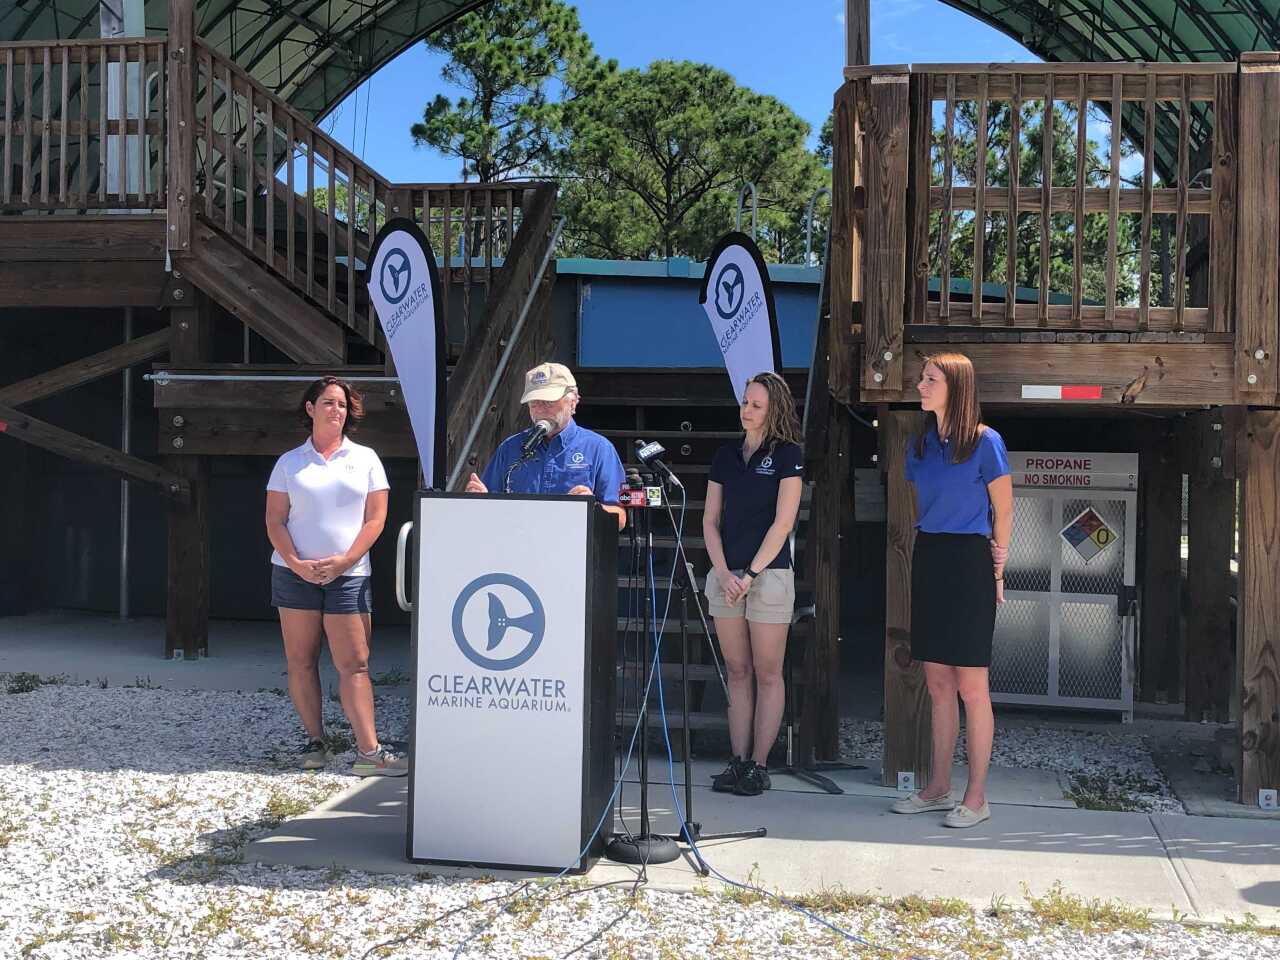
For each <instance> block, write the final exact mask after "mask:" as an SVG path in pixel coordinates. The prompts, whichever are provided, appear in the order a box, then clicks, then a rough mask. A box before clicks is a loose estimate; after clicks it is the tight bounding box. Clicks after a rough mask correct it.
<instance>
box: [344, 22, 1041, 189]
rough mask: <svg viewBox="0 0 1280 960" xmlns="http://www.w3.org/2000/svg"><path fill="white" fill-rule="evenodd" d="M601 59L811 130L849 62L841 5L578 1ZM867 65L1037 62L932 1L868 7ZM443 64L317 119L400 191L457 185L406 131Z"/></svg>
mask: <svg viewBox="0 0 1280 960" xmlns="http://www.w3.org/2000/svg"><path fill="white" fill-rule="evenodd" d="M575 5H576V6H577V8H578V16H579V18H580V19H581V21H582V25H583V27H584V29H585V30H586V32H587V34H588V35H589V36H590V37H591V39H592V41H593V42H594V43H595V46H596V50H597V52H598V53H599V54H600V55H601V56H602V57H605V58H610V57H612V58H614V59H616V60H617V61H618V63H619V65H620V66H622V67H623V68H629V67H641V68H642V67H645V66H647V65H648V64H649V63H651V62H652V61H654V60H660V59H674V60H696V61H700V62H703V63H709V64H712V65H713V66H716V67H720V68H721V69H723V70H727V71H728V72H729V73H731V74H733V76H734V77H735V78H736V79H737V81H738V82H739V83H741V84H743V85H745V86H748V87H750V88H752V89H753V90H756V91H758V92H760V93H768V94H772V95H773V96H775V97H777V98H778V99H780V100H782V101H783V102H784V103H786V104H787V105H788V106H790V107H791V109H793V110H795V111H796V113H798V114H799V115H800V116H801V117H803V118H804V119H805V120H807V121H808V122H809V124H810V125H811V126H812V127H813V128H814V132H815V134H816V131H817V129H818V128H819V127H821V125H822V122H823V120H825V119H826V116H827V114H828V113H829V112H830V110H831V98H832V95H833V94H834V92H835V89H836V87H837V86H839V84H840V69H841V67H842V66H843V65H844V23H843V20H844V0H790V2H783V3H778V2H777V0H714V2H706V0H703V2H696V3H691V2H689V0H643V2H638V0H581V2H579V3H577V4H575ZM871 59H872V62H873V63H912V62H914V63H937V62H948V61H951V62H955V61H961V62H996V61H1008V60H1034V59H1035V57H1033V56H1032V55H1031V54H1030V53H1028V52H1027V50H1026V48H1024V47H1023V46H1021V45H1020V44H1018V43H1016V42H1014V41H1013V40H1011V39H1009V38H1008V37H1006V36H1004V35H1003V34H1001V33H998V32H997V31H995V30H993V29H991V28H990V27H988V26H986V25H984V24H982V23H980V22H979V21H977V20H975V19H973V18H972V17H969V16H966V15H965V14H962V13H959V12H958V11H956V10H953V9H951V8H950V7H947V6H946V5H944V4H942V3H939V2H937V0H872V2H871ZM442 65H443V58H441V57H438V56H430V55H428V53H427V51H426V50H425V49H424V47H423V46H422V44H416V45H415V46H414V47H412V48H411V49H409V50H407V51H405V52H404V53H403V54H401V55H400V56H399V57H398V58H397V59H396V60H394V61H392V62H391V63H389V64H387V65H386V66H385V67H383V68H382V69H381V70H380V71H379V72H378V73H377V74H375V75H374V76H373V77H372V78H371V79H370V80H369V81H366V83H365V84H364V85H363V86H362V87H361V88H360V90H358V91H356V93H355V94H353V95H352V96H350V97H348V98H347V99H346V100H345V101H344V102H343V103H342V104H340V105H339V107H338V108H337V110H335V111H334V112H333V114H331V115H330V116H329V117H328V118H326V119H325V121H324V122H323V126H324V127H325V129H330V128H332V131H333V134H334V135H335V136H336V137H337V138H338V139H339V140H341V141H342V142H343V143H344V144H346V145H347V146H349V147H352V148H353V149H354V150H355V152H356V153H357V154H358V155H361V156H362V157H363V158H364V160H365V161H366V162H367V163H369V164H370V165H371V166H372V167H373V168H374V169H375V170H377V171H378V172H379V173H380V174H381V175H382V176H384V177H386V178H388V179H390V180H392V181H395V182H400V183H411V182H431V181H437V182H438V181H443V182H448V181H454V180H459V179H461V175H460V169H459V163H458V161H457V160H456V159H454V158H450V157H443V156H441V155H439V154H437V153H435V152H434V151H431V150H427V149H424V148H415V147H414V146H413V143H412V140H411V139H410V137H409V127H410V125H411V124H413V123H415V122H416V121H418V120H421V119H422V109H423V107H424V106H425V105H426V103H427V102H428V101H429V100H430V99H432V98H433V97H435V95H436V94H437V93H444V94H445V95H446V96H450V97H452V96H455V95H456V93H455V92H454V91H452V90H450V89H449V88H448V87H447V86H446V85H445V83H444V81H443V80H442V79H441V77H440V68H441V66H442Z"/></svg>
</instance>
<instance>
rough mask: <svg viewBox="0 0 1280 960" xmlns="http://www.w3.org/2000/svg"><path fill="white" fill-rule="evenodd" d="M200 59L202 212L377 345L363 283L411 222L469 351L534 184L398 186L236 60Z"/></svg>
mask: <svg viewBox="0 0 1280 960" xmlns="http://www.w3.org/2000/svg"><path fill="white" fill-rule="evenodd" d="M195 50H196V57H195V67H194V72H195V76H194V82H193V85H192V86H193V91H194V100H195V103H194V113H195V117H196V123H195V129H196V137H195V160H194V171H195V181H196V182H195V195H196V204H195V207H196V210H197V212H198V213H199V214H200V215H202V216H203V217H204V218H205V220H206V221H207V222H208V223H210V224H211V225H213V226H217V227H219V228H220V229H221V230H222V231H223V232H224V233H225V234H226V235H228V236H230V237H233V238H236V239H237V240H238V242H240V243H241V244H242V245H243V247H244V248H245V249H246V251H248V252H250V253H252V254H253V255H254V256H255V257H257V258H258V259H259V260H261V261H262V262H264V263H265V264H266V265H267V266H268V267H269V268H271V269H272V270H275V271H276V272H277V273H279V274H281V275H282V276H283V277H284V278H285V279H286V280H287V281H288V282H289V283H290V284H293V285H294V286H295V287H296V288H297V289H298V291H299V292H301V293H303V294H304V295H305V296H306V297H308V298H309V299H311V300H313V301H314V302H315V303H317V304H318V305H320V306H321V307H323V308H324V309H325V310H326V311H327V312H328V313H329V314H331V315H332V316H333V317H334V318H335V319H338V320H340V321H342V322H343V323H345V324H346V325H347V326H348V327H350V328H351V329H353V330H355V331H356V332H358V333H359V334H360V335H361V336H363V337H365V338H367V339H368V340H369V342H370V343H376V342H377V338H378V336H379V330H378V326H377V321H376V318H375V316H374V314H373V310H372V306H371V304H370V302H369V300H368V297H367V296H366V295H365V294H364V293H363V291H362V286H361V284H360V282H359V278H358V274H359V273H360V271H361V270H362V269H363V267H364V263H365V261H366V259H367V257H368V253H369V244H370V240H371V238H372V237H373V236H375V235H376V233H377V231H378V229H379V228H380V227H381V226H382V225H383V224H384V223H385V222H386V221H387V220H388V219H390V218H394V217H397V216H403V217H409V218H411V219H413V220H414V221H415V222H417V223H418V224H419V225H420V226H422V228H423V230H424V231H425V232H426V233H427V235H428V237H429V238H430V240H431V242H432V246H433V249H434V250H435V252H436V254H437V256H438V257H439V258H440V259H441V260H442V266H443V268H445V269H444V273H443V277H442V279H444V280H445V283H444V284H443V288H442V290H441V299H442V300H443V303H444V307H445V311H446V316H450V317H451V318H452V319H453V320H454V326H455V327H457V328H458V330H459V336H460V339H461V341H462V342H461V343H459V342H458V341H457V339H455V341H454V343H455V350H459V349H461V347H462V345H463V344H464V343H465V341H466V340H467V339H468V338H469V336H470V334H471V332H472V330H473V329H474V328H475V326H476V324H477V322H478V318H479V316H480V313H481V310H482V309H483V308H484V304H485V302H486V300H487V294H488V290H489V288H490V287H491V286H492V284H493V283H494V279H495V272H496V270H497V269H498V268H499V267H500V265H501V262H503V261H505V258H506V256H507V254H508V252H509V251H510V249H511V245H512V240H513V238H514V236H515V234H516V232H517V231H518V230H519V227H520V224H521V222H522V218H523V214H522V213H521V204H522V202H523V198H524V196H525V192H526V189H527V188H529V187H531V186H534V184H529V183H503V184H475V185H462V184H399V183H391V182H390V181H388V180H386V179H384V178H383V177H381V176H380V175H379V174H378V173H377V172H376V171H375V170H374V169H373V168H372V167H370V166H369V165H368V164H366V163H364V162H363V161H362V160H360V159H359V158H358V157H356V156H355V155H354V154H353V153H352V152H351V151H350V150H348V149H346V148H345V147H343V146H342V145H341V144H339V143H337V142H336V141H335V140H333V139H332V138H331V137H329V136H327V135H325V134H324V133H323V132H322V131H321V130H320V129H319V128H318V127H316V126H315V125H314V124H312V123H310V122H309V121H308V120H307V119H306V118H304V117H303V116H302V115H301V114H299V113H298V112H297V111H295V110H294V109H293V108H291V107H290V106H289V105H288V104H286V103H285V102H284V101H283V100H281V99H280V98H278V97H276V96H275V95H274V94H272V93H271V92H269V91H268V90H266V89H265V88H264V87H263V86H261V85H260V84H259V83H258V82H257V81H256V80H254V79H253V78H252V77H251V76H249V75H248V74H247V73H245V72H244V71H243V70H242V69H241V68H240V67H238V66H237V65H236V64H234V63H232V62H231V61H230V60H229V59H227V58H226V57H224V56H223V55H221V54H220V53H218V52H217V51H215V50H213V49H211V48H210V47H209V46H208V45H206V44H204V43H203V42H201V41H199V40H197V41H196V43H195ZM465 254H469V255H465ZM476 287H483V288H484V297H483V298H482V297H476V298H475V300H474V302H473V296H472V294H473V291H474V290H475V288H476ZM455 298H456V300H457V305H456V306H454V307H453V308H452V309H451V308H450V302H451V300H453V299H455Z"/></svg>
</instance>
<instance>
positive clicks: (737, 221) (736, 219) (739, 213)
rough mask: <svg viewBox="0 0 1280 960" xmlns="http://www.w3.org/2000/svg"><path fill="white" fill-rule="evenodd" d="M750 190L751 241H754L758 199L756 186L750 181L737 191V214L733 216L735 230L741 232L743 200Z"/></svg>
mask: <svg viewBox="0 0 1280 960" xmlns="http://www.w3.org/2000/svg"><path fill="white" fill-rule="evenodd" d="M748 189H750V191H751V239H753V241H754V239H755V210H756V197H755V184H754V183H751V182H750V180H748V182H746V183H744V184H742V186H741V187H740V188H739V191H737V212H736V214H733V229H735V230H739V232H741V230H742V198H744V197H745V196H746V191H748Z"/></svg>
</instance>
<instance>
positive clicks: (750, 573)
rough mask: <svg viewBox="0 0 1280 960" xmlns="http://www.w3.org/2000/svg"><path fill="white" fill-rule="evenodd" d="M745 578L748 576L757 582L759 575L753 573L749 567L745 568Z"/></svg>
mask: <svg viewBox="0 0 1280 960" xmlns="http://www.w3.org/2000/svg"><path fill="white" fill-rule="evenodd" d="M747 576H749V577H750V578H751V579H752V580H759V579H760V574H758V573H756V572H755V571H754V570H752V569H751V568H750V567H747Z"/></svg>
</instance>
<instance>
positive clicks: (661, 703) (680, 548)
mask: <svg viewBox="0 0 1280 960" xmlns="http://www.w3.org/2000/svg"><path fill="white" fill-rule="evenodd" d="M686 499H687V498H686ZM684 513H685V505H684V504H683V503H682V504H681V505H680V522H679V524H678V526H677V527H676V559H675V563H679V562H680V558H681V556H683V554H684V540H683V538H682V536H681V535H682V534H683V532H684ZM675 563H673V564H672V574H673V575H674V573H675ZM649 583H650V585H651V586H652V587H653V593H654V594H656V591H657V583H656V581H655V580H654V575H653V555H652V554H650V555H649ZM651 595H652V594H651ZM670 609H671V591H670V590H668V591H667V609H666V611H664V612H663V616H662V624H661V626H659V625H658V621H657V617H658V605H657V597H656V596H654V603H653V617H654V630H655V634H654V647H655V648H656V649H661V644H662V628H664V627H666V625H667V613H668V612H669V611H670ZM658 709H659V711H660V712H661V715H662V739H663V742H664V743H665V744H666V747H667V779H668V780H669V781H670V786H671V801H672V803H674V804H675V809H676V816H677V817H679V818H680V831H681V833H683V834H684V839H685V842H686V843H688V844H689V846H690V847H691V848H692V849H693V852H694V853H696V854H697V855H698V858H699V859H700V860H701V861H702V862H703V863H704V864H706V867H707V869H708V870H710V871H711V873H712V874H714V875H715V877H716V879H718V880H720V882H722V883H727V884H729V885H730V886H734V887H737V888H738V889H740V890H750V891H751V892H753V893H758V894H761V895H762V896H765V897H768V898H769V899H771V900H776V901H777V902H778V903H780V904H782V905H783V906H785V907H789V908H790V909H792V910H795V911H796V912H798V913H800V914H802V915H804V916H806V917H808V918H809V919H810V920H812V921H814V922H815V923H818V924H821V925H822V926H824V927H826V928H827V929H829V930H833V931H835V932H836V933H838V934H840V935H841V936H842V937H844V938H845V939H847V940H849V941H851V942H853V943H856V944H858V945H859V946H863V947H868V948H870V949H872V950H878V951H882V952H883V951H884V949H885V948H883V947H878V946H876V945H875V944H873V943H871V942H870V941H869V940H865V939H863V938H862V937H860V936H858V935H857V934H856V933H850V932H849V931H848V930H845V929H844V928H843V927H838V926H836V925H835V924H834V923H831V922H830V921H828V920H824V919H823V918H822V917H820V916H818V915H817V914H816V913H813V912H812V911H810V910H806V909H805V908H804V907H802V906H800V905H799V904H798V903H795V902H793V901H791V900H788V899H786V898H785V897H780V896H778V895H777V894H776V893H770V892H769V891H768V890H765V889H762V888H761V887H755V886H752V885H751V884H749V883H739V882H738V881H737V880H730V879H729V878H728V877H726V876H725V875H724V874H722V873H721V872H720V871H719V870H717V869H716V868H715V867H713V866H712V865H711V862H710V861H709V860H707V858H706V857H704V856H703V855H702V851H701V850H699V849H698V844H697V842H696V841H695V840H694V839H693V837H692V836H690V834H689V830H688V823H687V821H686V820H685V816H684V811H683V810H682V809H681V807H680V797H679V796H678V795H677V793H676V771H675V760H674V758H673V757H672V750H671V732H670V730H669V728H668V726H667V702H666V697H665V696H664V694H663V689H662V671H661V670H658ZM911 960H925V958H923V957H914V956H913V957H912V958H911Z"/></svg>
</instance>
